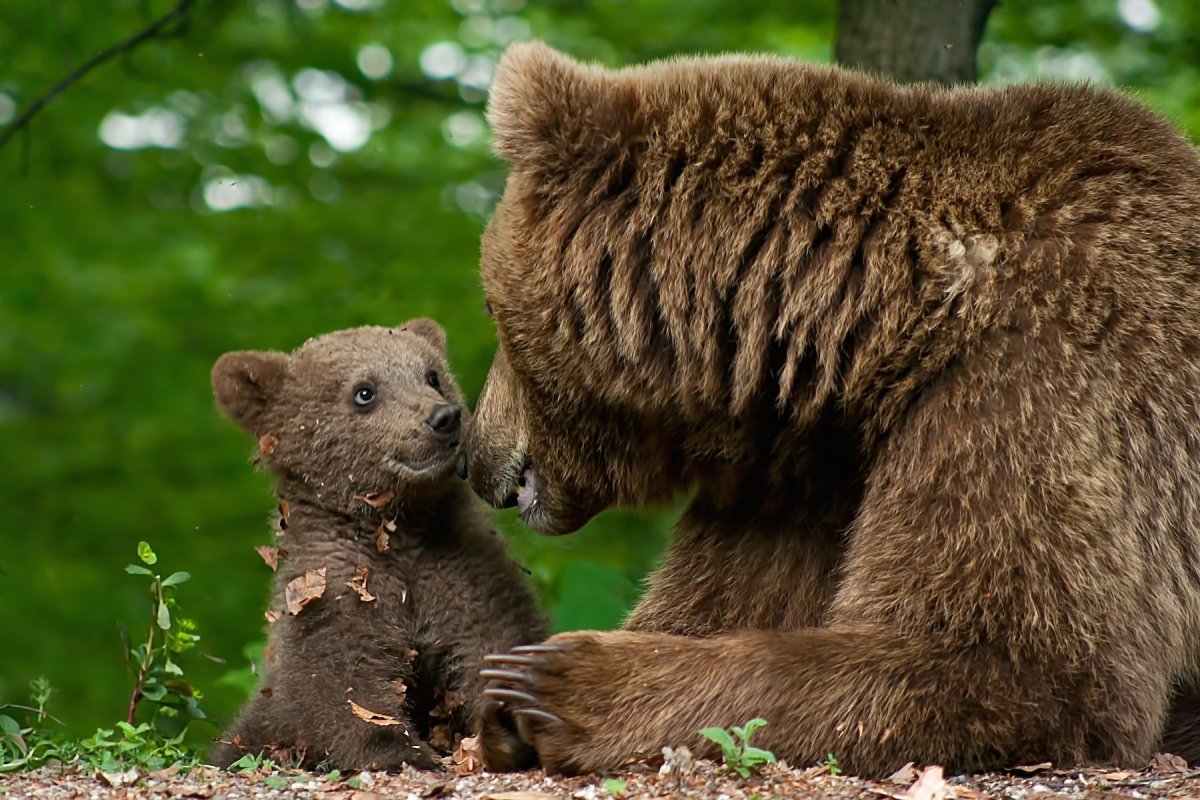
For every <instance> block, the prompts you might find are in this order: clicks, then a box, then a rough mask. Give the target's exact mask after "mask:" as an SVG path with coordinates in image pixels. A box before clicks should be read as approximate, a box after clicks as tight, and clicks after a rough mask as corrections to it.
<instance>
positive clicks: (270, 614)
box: [263, 608, 282, 625]
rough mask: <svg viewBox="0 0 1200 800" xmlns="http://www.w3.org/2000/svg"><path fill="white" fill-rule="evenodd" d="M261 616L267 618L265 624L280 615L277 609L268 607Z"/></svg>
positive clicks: (273, 620) (270, 622)
mask: <svg viewBox="0 0 1200 800" xmlns="http://www.w3.org/2000/svg"><path fill="white" fill-rule="evenodd" d="M263 616H264V617H266V618H267V624H268V625H270V624H272V623H273V622H275V620H277V619H279V617H280V616H282V615H281V614H280V613H279V612H278V611H275V610H273V609H270V608H268V609H267V610H266V611H264V612H263Z"/></svg>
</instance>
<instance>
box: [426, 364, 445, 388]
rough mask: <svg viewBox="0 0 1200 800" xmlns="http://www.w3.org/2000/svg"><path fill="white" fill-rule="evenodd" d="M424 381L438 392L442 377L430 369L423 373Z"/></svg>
mask: <svg viewBox="0 0 1200 800" xmlns="http://www.w3.org/2000/svg"><path fill="white" fill-rule="evenodd" d="M425 382H426V383H428V384H429V385H430V386H432V387H433V388H435V389H437V390H438V391H439V392H440V391H441V390H442V379H441V378H439V377H438V374H437V370H435V369H431V370H429V372H426V373H425Z"/></svg>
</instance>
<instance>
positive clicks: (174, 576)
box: [162, 571, 192, 586]
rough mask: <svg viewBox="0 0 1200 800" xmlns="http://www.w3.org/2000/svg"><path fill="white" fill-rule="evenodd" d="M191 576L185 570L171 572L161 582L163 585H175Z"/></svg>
mask: <svg viewBox="0 0 1200 800" xmlns="http://www.w3.org/2000/svg"><path fill="white" fill-rule="evenodd" d="M191 577H192V576H191V575H190V574H188V573H186V572H183V571H180V572H172V573H171V574H170V575H168V576H167V577H166V578H165V579H164V580H163V582H162V585H163V586H177V585H178V584H181V583H184V582H185V581H187V580H189V579H190V578H191Z"/></svg>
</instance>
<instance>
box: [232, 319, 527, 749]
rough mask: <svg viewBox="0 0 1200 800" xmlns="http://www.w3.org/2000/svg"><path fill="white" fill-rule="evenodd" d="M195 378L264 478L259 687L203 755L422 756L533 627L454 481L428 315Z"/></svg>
mask: <svg viewBox="0 0 1200 800" xmlns="http://www.w3.org/2000/svg"><path fill="white" fill-rule="evenodd" d="M212 385H213V389H214V391H215V394H216V399H217V403H218V405H219V406H220V408H221V410H222V411H223V412H224V413H225V414H226V415H227V416H229V417H230V418H231V419H232V420H233V421H235V422H236V423H238V424H239V425H241V426H242V427H243V428H245V429H246V430H247V431H249V432H250V433H251V434H253V435H254V436H255V437H256V438H257V440H258V452H257V455H256V460H257V461H258V462H260V463H261V464H262V465H263V466H264V467H265V468H266V469H268V470H269V471H270V472H271V473H273V474H274V476H275V477H276V493H277V495H278V497H279V500H280V501H281V502H280V506H279V512H280V520H279V528H280V530H279V532H278V535H279V536H280V540H279V542H278V545H279V546H278V547H277V548H269V547H264V548H260V553H262V554H263V557H264V559H266V560H267V563H268V564H270V565H271V566H272V568H274V569H275V570H276V574H275V578H274V587H273V592H272V600H271V605H270V610H269V611H268V612H267V618H268V620H269V621H270V628H269V634H268V647H267V650H266V654H265V655H264V659H263V674H262V679H261V683H260V685H259V687H258V691H257V692H256V693H255V694H254V696H253V697H252V698H251V699H250V700H249V701H248V702H247V704H246V706H245V707H244V708H243V709H242V711H241V713H240V714H239V716H238V718H237V719H236V721H235V722H234V723H233V724H232V726H231V727H230V728H229V729H228V730H227V731H226V732H225V734H224V735H223V736H222V737H221V739H220V740H219V741H218V744H217V745H216V746H215V747H214V748H213V750H212V752H211V753H210V755H209V762H210V763H211V764H214V765H216V766H219V767H227V766H228V765H230V764H231V763H233V762H234V761H236V760H237V759H238V758H239V757H241V755H242V754H244V753H256V754H264V753H265V754H268V755H271V756H272V757H274V758H276V759H277V760H281V761H286V762H288V763H293V764H297V765H301V766H308V767H314V766H318V765H324V766H326V767H329V768H337V769H343V770H357V769H372V770H395V769H399V768H401V767H402V766H403V765H404V764H411V765H412V766H414V767H418V768H427V769H432V768H438V767H439V766H440V765H441V761H440V755H441V753H440V752H439V751H442V752H444V751H447V750H450V749H452V748H453V747H454V746H455V744H456V743H457V741H458V740H459V739H460V738H461V737H464V736H468V735H471V734H472V733H473V732H474V728H475V727H476V725H477V724H478V723H477V719H476V717H477V709H478V708H479V706H480V704H481V698H482V695H481V691H482V684H481V678H480V676H479V673H480V669H481V668H482V667H483V666H484V661H483V657H484V655H485V654H487V653H494V652H504V651H507V650H509V649H511V648H512V647H514V646H518V645H522V644H527V643H530V642H537V641H541V640H542V639H543V638H544V637H545V630H544V623H543V621H542V619H541V616H540V614H539V613H538V611H537V609H536V605H535V602H534V600H533V597H532V595H531V593H530V591H529V589H528V588H527V586H526V583H525V581H524V578H523V575H522V574H521V570H520V568H519V567H518V566H517V565H516V564H515V563H514V562H513V561H512V560H511V559H510V558H509V557H508V555H507V552H506V549H505V545H504V542H503V540H502V539H501V537H500V536H499V535H498V534H496V533H495V532H494V531H493V530H492V528H491V525H490V524H489V521H488V518H487V517H486V515H485V513H484V511H483V508H482V506H481V504H480V503H479V502H478V501H477V499H476V498H475V497H474V496H473V494H472V493H471V490H470V488H469V487H468V486H467V484H466V483H464V482H462V481H461V480H459V479H458V478H457V477H456V476H455V474H454V472H455V463H456V459H457V457H458V453H459V441H460V431H461V427H462V409H463V397H462V394H461V392H460V391H459V389H458V387H457V385H456V384H455V381H454V378H453V376H452V375H451V374H450V372H449V370H448V369H447V366H446V357H445V334H444V332H443V330H442V328H441V327H440V326H439V325H438V324H437V323H436V322H434V321H432V320H429V319H418V320H413V321H411V322H408V323H407V324H405V325H402V326H400V327H397V328H385V327H361V328H354V329H349V330H342V331H336V332H333V333H329V334H326V335H323V336H319V337H316V338H313V339H310V340H309V341H307V342H306V343H305V344H304V345H303V346H301V347H300V348H298V349H297V350H296V351H295V352H293V353H292V354H291V355H287V354H284V353H278V352H232V353H226V354H225V355H223V356H221V358H220V359H218V360H217V362H216V364H215V365H214V367H213V370H212Z"/></svg>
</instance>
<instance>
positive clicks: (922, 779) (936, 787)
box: [904, 764, 948, 800]
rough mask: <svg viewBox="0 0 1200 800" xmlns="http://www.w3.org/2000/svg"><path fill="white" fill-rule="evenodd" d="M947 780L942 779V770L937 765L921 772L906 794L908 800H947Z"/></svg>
mask: <svg viewBox="0 0 1200 800" xmlns="http://www.w3.org/2000/svg"><path fill="white" fill-rule="evenodd" d="M947 791H948V789H947V786H946V779H945V778H943V777H942V768H941V767H940V766H938V765H937V764H933V765H931V766H928V767H926V768H925V769H923V770H921V774H920V776H919V777H918V778H917V780H916V781H915V782H914V783H913V785H912V786H909V787H908V791H906V792H905V793H904V797H905V798H907V800H945V797H946V794H947Z"/></svg>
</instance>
